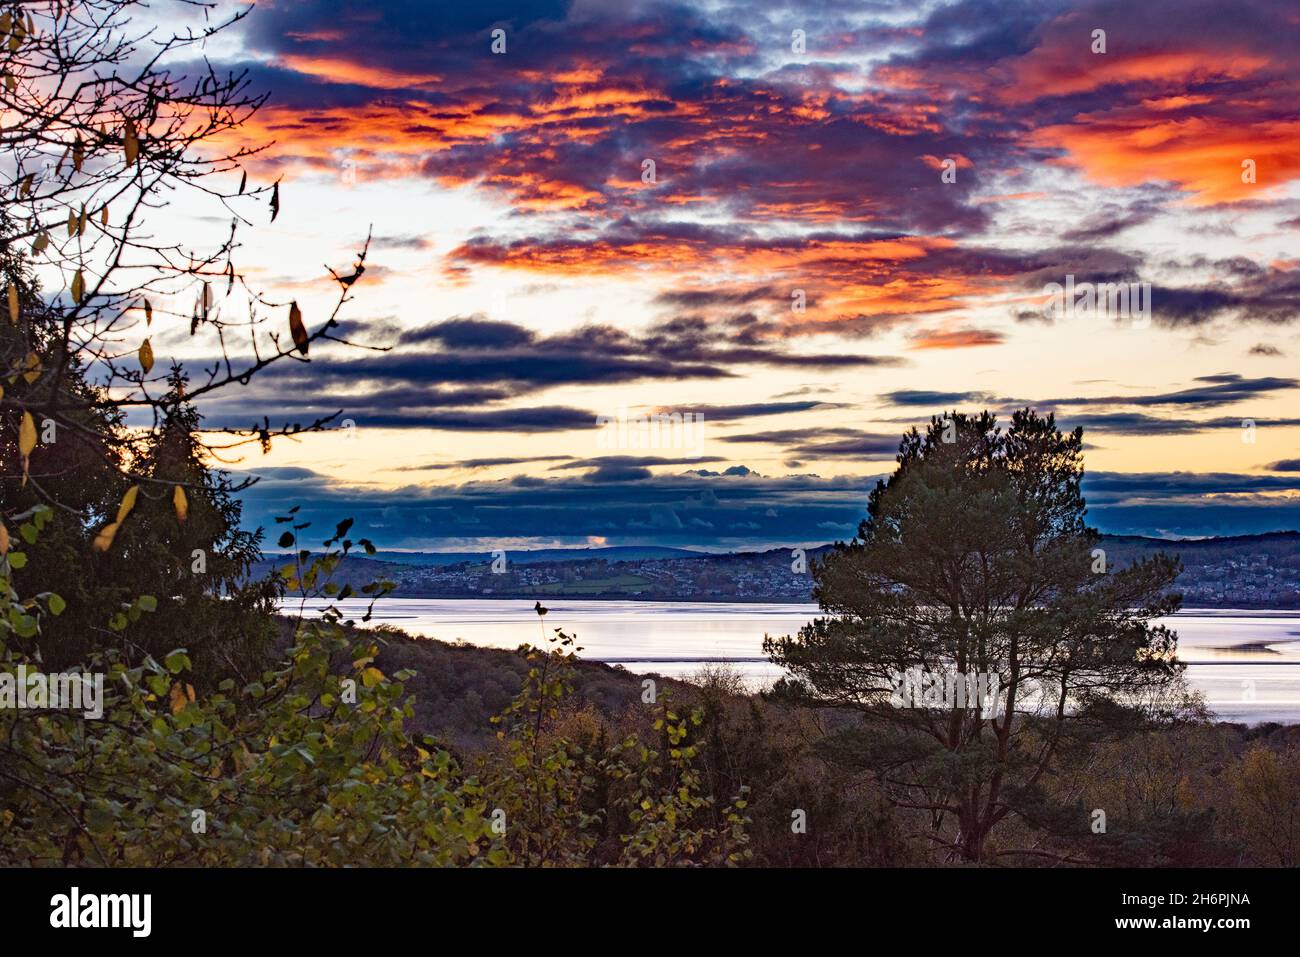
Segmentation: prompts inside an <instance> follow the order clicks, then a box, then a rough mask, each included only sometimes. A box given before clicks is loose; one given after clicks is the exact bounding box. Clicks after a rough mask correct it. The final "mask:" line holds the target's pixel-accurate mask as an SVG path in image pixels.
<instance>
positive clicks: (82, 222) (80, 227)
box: [77, 204, 86, 236]
mask: <svg viewBox="0 0 1300 957" xmlns="http://www.w3.org/2000/svg"><path fill="white" fill-rule="evenodd" d="M77 235H78V236H84V235H86V207H85V204H82V207H81V215H80V216H78V217H77Z"/></svg>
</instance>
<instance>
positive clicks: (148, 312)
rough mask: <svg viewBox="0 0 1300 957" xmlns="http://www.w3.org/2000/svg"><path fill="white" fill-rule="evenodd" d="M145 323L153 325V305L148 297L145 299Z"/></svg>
mask: <svg viewBox="0 0 1300 957" xmlns="http://www.w3.org/2000/svg"><path fill="white" fill-rule="evenodd" d="M144 324H145V325H146V326H152V325H153V306H151V305H149V300H148V299H146V300H145V301H144Z"/></svg>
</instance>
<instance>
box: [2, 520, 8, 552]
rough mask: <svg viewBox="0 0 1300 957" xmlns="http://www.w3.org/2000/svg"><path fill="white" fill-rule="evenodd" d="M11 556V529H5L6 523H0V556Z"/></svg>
mask: <svg viewBox="0 0 1300 957" xmlns="http://www.w3.org/2000/svg"><path fill="white" fill-rule="evenodd" d="M8 554H9V529H7V528H5V526H4V522H0V555H8Z"/></svg>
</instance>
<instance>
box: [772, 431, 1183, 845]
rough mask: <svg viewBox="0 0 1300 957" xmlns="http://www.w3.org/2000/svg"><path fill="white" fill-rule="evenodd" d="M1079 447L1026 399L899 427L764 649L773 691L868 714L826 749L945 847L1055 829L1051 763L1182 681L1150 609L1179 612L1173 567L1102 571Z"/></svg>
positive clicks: (1152, 562)
mask: <svg viewBox="0 0 1300 957" xmlns="http://www.w3.org/2000/svg"><path fill="white" fill-rule="evenodd" d="M1082 447H1083V446H1082V430H1081V429H1076V430H1075V431H1074V432H1072V433H1069V434H1062V432H1061V431H1059V430H1058V429H1057V428H1056V425H1055V420H1054V417H1053V416H1051V415H1048V416H1046V417H1045V418H1044V417H1040V416H1038V415H1037V414H1035V413H1034V412H1032V411H1030V410H1023V411H1020V412H1017V413H1015V415H1014V416H1013V417H1012V420H1011V426H1010V428H1009V430H1008V431H1006V432H1005V433H1003V432H1002V431H1001V430H1000V429H999V428H998V427H997V425H996V419H995V417H994V416H993V415H992V414H991V413H988V412H985V413H983V414H981V415H978V416H974V417H968V416H965V415H959V414H956V413H954V414H953V415H951V416H945V417H943V418H934V419H932V421H931V424H930V426H929V428H928V430H927V431H926V433H925V435H921V434H919V433H918V432H917V430H915V429H913V430H912V431H911V432H910V433H909V434H908V435H906V436H905V437H904V439H903V442H902V445H901V447H900V451H899V455H898V467H897V469H896V470H895V472H894V474H893V476H892V477H890V478H889V480H888V481H881V482H879V483H878V484H877V486H876V488H875V490H874V491H873V492H872V493H871V496H870V500H869V503H868V509H867V511H868V514H867V517H866V519H865V520H864V521H863V522H862V523H861V525H860V527H859V530H858V535H857V538H856V539H854V540H853V541H852V542H850V543H849V544H839V545H837V546H836V548H835V550H834V551H832V552H831V553H830V554H829V555H828V556H827V558H826V559H825V560H824V561H822V562H819V563H817V565H816V566H815V568H814V577H815V581H816V588H815V590H814V595H815V597H816V598H817V600H818V602H819V603H820V605H821V607H822V609H823V610H824V611H825V612H826V613H827V614H826V616H825V617H822V618H818V619H816V620H814V621H812V622H810V623H809V624H808V625H806V626H805V627H804V628H803V629H802V630H801V631H800V633H799V634H798V635H797V636H794V637H785V638H768V639H767V640H766V641H765V650H766V651H767V652H768V653H769V655H770V656H771V657H772V660H773V661H774V662H776V663H777V664H779V665H781V666H783V667H785V668H787V669H789V670H790V672H791V673H792V676H791V677H790V678H789V679H787V680H785V681H783V682H782V683H780V684H779V685H778V688H777V693H778V694H785V695H790V696H794V697H799V698H804V699H806V700H811V701H814V702H816V703H819V704H823V705H835V706H841V707H847V708H854V709H857V710H859V711H860V712H861V713H862V714H863V715H864V716H865V717H866V719H867V721H866V723H865V724H864V725H863V726H861V727H858V728H855V729H853V730H852V731H850V732H848V733H847V734H844V735H840V736H839V737H837V738H835V739H833V740H832V742H831V743H830V744H829V745H828V753H829V754H831V755H832V756H834V757H837V758H839V759H841V760H844V761H846V762H848V763H851V764H853V765H855V766H858V767H861V768H864V769H868V770H870V771H872V772H874V773H875V774H876V775H877V776H878V778H879V781H880V783H881V786H882V787H883V788H884V790H885V792H886V793H887V794H888V795H889V796H890V799H891V800H892V801H893V802H894V803H895V804H896V805H897V806H900V807H904V808H911V809H915V810H919V811H921V812H923V813H924V814H925V815H926V816H927V817H928V820H929V822H930V825H931V828H930V833H929V834H928V837H929V838H930V840H931V841H932V842H933V843H934V844H935V845H936V846H937V847H938V848H940V849H941V853H942V854H943V855H945V856H946V857H948V858H952V859H956V858H959V859H962V860H965V861H984V860H987V859H989V858H990V857H992V856H994V855H999V856H1000V855H1002V854H1011V853H1015V852H1014V851H1013V850H1011V849H991V848H990V847H989V844H988V841H989V837H990V834H991V833H992V832H993V830H994V828H995V827H996V826H997V824H998V823H999V822H1000V821H1002V820H1003V819H1005V818H1006V817H1007V816H1008V815H1009V814H1018V815H1019V816H1021V817H1022V818H1024V819H1026V820H1031V821H1034V822H1038V823H1039V824H1040V825H1042V824H1043V823H1044V822H1046V821H1049V820H1050V821H1052V822H1053V826H1057V827H1067V828H1068V827H1070V826H1071V822H1069V821H1064V822H1063V821H1062V820H1061V819H1060V817H1059V815H1057V816H1053V815H1054V812H1053V811H1052V810H1051V809H1049V808H1047V807H1045V802H1047V798H1046V797H1045V791H1044V788H1043V785H1044V783H1045V776H1047V775H1049V774H1050V773H1051V769H1052V767H1053V765H1054V762H1055V761H1056V760H1057V759H1058V758H1059V757H1060V755H1061V754H1062V753H1063V752H1064V751H1065V750H1066V749H1068V748H1070V747H1072V746H1075V745H1078V744H1079V743H1080V742H1081V741H1082V740H1084V739H1086V737H1087V736H1088V735H1089V734H1090V733H1093V732H1094V731H1095V730H1096V729H1097V728H1098V727H1099V726H1101V725H1103V724H1106V723H1110V722H1113V721H1114V720H1116V719H1118V718H1120V717H1121V716H1128V717H1131V716H1132V715H1133V714H1134V709H1138V708H1139V706H1141V705H1143V704H1144V703H1146V704H1147V705H1148V708H1147V710H1148V711H1150V708H1149V704H1150V702H1151V701H1153V700H1156V699H1160V698H1162V696H1164V695H1165V694H1166V693H1167V692H1169V691H1171V690H1173V689H1175V688H1177V687H1178V686H1179V676H1180V672H1181V665H1179V664H1178V663H1177V662H1176V661H1175V660H1174V656H1173V653H1174V650H1175V646H1176V635H1174V634H1173V633H1172V632H1171V631H1169V629H1167V628H1165V627H1163V626H1160V625H1156V624H1153V623H1152V620H1153V619H1156V618H1160V617H1163V616H1165V615H1169V614H1172V613H1173V612H1174V611H1175V610H1176V609H1177V608H1178V606H1179V602H1180V599H1179V597H1178V596H1176V595H1170V594H1167V593H1166V591H1165V590H1166V589H1167V588H1168V587H1169V586H1170V585H1171V584H1172V583H1173V582H1174V580H1175V578H1176V577H1177V575H1178V573H1179V571H1180V566H1179V564H1178V562H1177V560H1176V559H1173V558H1170V557H1167V556H1156V557H1153V558H1150V559H1147V560H1145V561H1141V562H1137V563H1134V564H1133V565H1130V566H1128V567H1126V568H1124V569H1119V570H1117V569H1114V568H1110V567H1108V566H1107V565H1106V561H1105V555H1104V553H1103V552H1102V551H1101V550H1100V549H1099V548H1098V545H1099V535H1098V533H1097V532H1096V530H1095V529H1092V528H1089V527H1088V526H1087V524H1086V522H1085V502H1084V499H1083V496H1082V494H1081V491H1080V481H1081V479H1082V475H1083V453H1082ZM990 692H992V694H990ZM981 694H982V695H983V697H982V698H981V697H980V695H981ZM972 698H973V699H974V700H971V699H972ZM1081 814H1082V812H1080V815H1081ZM1073 825H1074V826H1077V827H1078V828H1084V829H1086V825H1087V820H1086V818H1085V817H1082V816H1080V819H1079V820H1078V821H1075V822H1073Z"/></svg>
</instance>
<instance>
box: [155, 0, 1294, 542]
mask: <svg viewBox="0 0 1300 957" xmlns="http://www.w3.org/2000/svg"><path fill="white" fill-rule="evenodd" d="M229 9H235V8H234V7H231V8H229ZM494 29H501V30H504V31H505V32H504V37H505V52H504V53H493V52H492V44H493V38H492V31H493V30H494ZM1096 30H1104V31H1105V52H1104V53H1097V52H1093V47H1094V46H1095V45H1096V42H1097V41H1096V40H1095V39H1094V31H1096ZM794 31H803V34H802V35H803V37H804V47H803V52H796V50H797V49H798V46H799V44H798V42H797V37H798V35H797V34H795V33H794ZM1297 50H1300V7H1298V6H1297V5H1296V4H1295V3H1294V2H1277V3H1254V4H1251V5H1250V6H1249V7H1239V6H1236V5H1226V4H1222V3H1205V2H1187V0H1164V2H1154V3H1134V2H1132V0H1125V2H1115V3H1079V4H1076V3H1032V4H1031V3H990V2H978V0H974V2H967V0H959V2H954V3H925V4H904V3H900V4H897V5H895V4H889V3H862V2H852V3H849V2H845V3H840V2H834V0H819V2H817V3H807V4H803V5H800V4H792V3H788V2H774V3H766V2H762V0H759V2H752V3H751V2H746V3H736V4H730V3H657V2H655V3H651V2H617V3H614V2H594V3H589V2H575V3H523V2H516V3H499V2H491V0H489V2H484V3H457V4H452V5H448V4H434V3H430V2H427V0H410V2H392V0H368V2H365V3H360V2H340V0H331V2H316V0H309V2H303V0H292V2H291V0H275V2H268V0H263V2H260V3H258V4H257V6H256V8H255V9H254V10H253V12H252V13H251V14H250V15H249V16H248V17H247V18H246V19H245V20H244V21H243V22H241V23H240V24H239V25H238V27H237V28H236V29H234V30H233V31H232V32H231V33H230V34H229V35H228V36H223V37H222V38H221V39H220V41H219V42H214V43H213V44H212V45H211V46H210V48H209V49H208V51H207V53H208V56H209V58H210V59H212V60H213V61H215V62H217V63H219V64H220V65H222V66H225V67H230V68H236V69H242V68H246V69H248V70H249V71H250V77H251V80H252V83H253V86H254V88H256V89H260V90H265V91H267V92H268V93H269V94H270V99H269V101H268V103H267V105H266V106H265V107H264V108H263V110H262V111H261V112H260V113H259V114H258V115H257V117H256V119H255V121H254V122H253V123H251V124H250V125H249V126H248V127H247V128H246V129H245V130H244V131H243V132H242V134H241V135H242V136H243V138H244V139H245V140H246V141H248V142H250V143H257V142H268V143H271V145H270V146H269V148H268V149H267V150H266V151H265V152H264V153H263V154H262V155H261V157H260V159H259V161H258V162H256V163H254V164H252V165H251V166H250V167H249V175H250V178H251V179H252V180H253V181H255V182H257V183H261V184H265V183H270V182H272V181H274V180H276V179H277V178H280V179H281V191H282V196H281V203H282V210H281V212H280V214H279V216H278V218H277V219H276V221H275V222H274V223H273V224H268V223H267V222H266V220H267V218H268V217H265V216H263V217H262V218H261V224H260V225H259V226H258V228H257V229H255V230H253V231H246V232H244V233H242V234H241V240H242V242H243V243H244V246H243V249H242V250H241V255H242V257H243V262H244V264H245V266H246V267H247V268H248V272H249V274H250V280H251V281H255V282H256V283H257V284H259V285H260V286H261V287H262V288H264V289H265V290H266V292H267V294H268V296H272V297H276V298H278V299H280V300H285V299H288V298H296V299H297V300H298V301H299V302H300V303H301V304H302V307H303V312H304V316H305V318H306V321H307V323H308V325H312V323H313V321H315V322H319V321H322V320H323V318H324V316H325V315H327V314H328V311H329V309H330V307H331V303H332V300H333V298H334V295H335V291H336V289H337V286H336V284H335V283H334V282H333V281H332V280H331V279H330V277H329V275H328V273H327V272H326V270H325V265H326V264H328V265H330V266H332V267H334V268H336V269H345V268H347V267H348V266H349V264H350V262H351V258H352V256H353V255H354V253H355V251H356V250H357V249H358V248H360V244H361V242H362V241H363V240H364V237H365V235H366V232H367V229H368V228H370V226H371V224H373V230H374V242H373V245H372V247H371V254H370V260H369V266H370V268H369V269H368V271H367V272H366V274H365V276H364V277H363V279H362V281H361V282H359V283H358V284H357V286H356V287H355V300H354V301H353V302H351V303H349V304H348V305H347V306H346V307H345V311H344V316H345V318H346V321H345V323H344V326H345V334H346V335H348V336H350V337H352V338H355V339H357V340H360V341H364V342H367V343H371V344H375V345H384V346H391V347H392V349H391V351H389V352H386V353H377V352H363V351H358V350H353V349H348V348H346V347H343V346H341V345H331V346H329V347H322V348H320V349H315V348H314V349H313V351H312V354H311V358H312V361H311V362H310V363H287V364H284V365H283V367H280V368H278V369H275V370H272V371H270V372H268V373H266V374H265V375H263V376H261V377H259V378H258V379H256V380H254V381H253V383H252V384H250V385H249V386H248V387H247V388H244V389H242V390H239V391H236V392H230V393H228V394H226V395H225V396H224V397H223V398H222V399H220V400H218V401H214V402H212V403H210V404H208V405H207V406H204V407H203V410H204V411H205V413H206V414H207V416H208V419H209V421H210V422H211V423H214V424H223V425H227V424H228V425H236V426H247V425H249V424H251V423H252V422H253V421H255V420H257V419H260V417H261V415H262V414H263V413H265V412H268V411H269V412H271V413H272V417H273V419H274V418H275V417H276V416H279V417H280V418H281V419H287V420H289V421H295V420H300V421H307V420H310V419H312V418H314V417H315V416H317V415H321V414H329V413H332V412H334V411H336V410H340V409H341V410H343V416H342V417H343V418H345V419H348V420H351V422H352V423H353V424H354V427H352V428H342V429H337V430H334V431H331V432H329V433H327V434H324V435H316V436H308V437H305V438H302V439H301V440H299V441H296V442H288V441H285V442H280V443H278V444H276V445H275V447H274V449H273V450H272V452H271V453H270V454H269V455H265V456H263V455H261V454H260V453H258V452H257V451H256V450H249V451H246V453H245V454H244V455H243V458H242V459H241V460H240V461H238V462H236V463H234V464H233V466H232V467H233V468H234V469H235V470H236V471H252V472H254V473H256V474H257V475H259V476H261V478H262V480H261V482H260V483H259V484H258V485H257V486H255V487H254V488H253V489H252V490H250V491H249V492H248V493H247V496H246V498H247V506H246V509H247V512H248V516H247V517H248V520H249V522H250V524H259V523H262V524H269V519H268V516H270V515H271V514H275V513H277V512H279V511H281V510H283V509H284V508H287V507H288V506H289V505H291V504H301V505H302V507H303V511H304V513H305V514H307V516H308V517H309V518H311V519H313V520H316V521H318V522H319V523H320V525H321V528H322V531H323V532H324V531H327V530H328V529H327V528H326V527H325V526H326V525H327V524H328V523H332V522H334V521H337V520H338V519H340V518H342V517H344V516H347V515H352V516H355V518H356V520H357V531H358V532H359V533H360V534H362V535H369V536H370V537H372V538H373V539H374V540H375V541H376V543H378V544H379V545H380V546H381V547H390V548H394V547H395V548H406V549H431V550H432V549H463V548H465V549H467V548H487V547H527V546H529V545H534V546H536V545H554V544H568V545H578V544H614V545H623V544H636V543H658V544H672V545H688V546H694V547H702V548H709V549H720V548H755V547H766V546H770V545H775V544H795V543H798V544H810V543H820V542H824V541H830V540H835V539H841V538H846V537H849V536H851V535H852V533H853V531H854V528H855V527H856V524H857V521H858V519H859V518H860V517H861V516H862V514H863V511H864V505H865V493H866V490H867V489H868V488H869V487H870V485H871V484H872V482H873V481H874V478H875V477H877V476H880V475H882V474H884V473H887V472H888V471H890V470H891V469H892V466H893V455H894V453H895V451H896V449H897V445H898V438H899V435H900V434H901V433H902V432H903V431H905V430H906V429H907V428H909V427H910V426H912V425H913V424H918V423H924V422H925V421H926V420H927V419H928V418H929V416H930V415H932V414H938V413H941V412H942V411H944V410H945V409H953V408H956V409H959V410H962V411H978V410H980V409H983V408H989V409H994V410H997V411H999V412H1004V413H1009V412H1010V410H1012V409H1014V408H1017V407H1020V406H1024V405H1032V406H1034V407H1035V408H1037V409H1039V410H1040V411H1044V412H1046V411H1054V412H1056V414H1057V418H1058V421H1059V422H1060V424H1062V425H1063V426H1066V427H1071V428H1072V427H1074V426H1076V425H1082V426H1083V427H1084V429H1085V441H1086V442H1087V443H1088V452H1087V467H1088V478H1087V480H1086V482H1085V492H1086V494H1087V496H1088V500H1089V505H1090V516H1091V519H1092V521H1093V522H1094V523H1095V524H1096V525H1098V526H1099V527H1100V528H1101V529H1102V530H1103V531H1109V532H1124V533H1139V534H1150V535H1167V536H1186V535H1207V534H1230V533H1242V532H1259V531H1268V530H1274V529H1282V528H1297V527H1300V506H1298V505H1297V502H1300V499H1298V498H1297V491H1298V490H1300V391H1297V390H1298V389H1300V378H1297V377H1296V368H1297V367H1296V362H1297V357H1300V339H1298V337H1297V329H1296V323H1297V321H1298V320H1300V244H1298V243H1297V227H1298V226H1300V107H1298V104H1300V58H1298V57H1297V56H1296V51H1297ZM646 160H651V161H653V164H654V177H653V181H652V182H647V181H646V176H645V175H644V171H645V170H646V166H647V164H646V163H645V161H646ZM945 160H951V163H949V164H948V167H949V168H950V169H952V170H954V171H955V181H952V182H945V181H944V179H945V177H944V175H943V172H944V168H945V162H944V161H945ZM1246 160H1251V161H1253V168H1254V172H1255V175H1254V180H1255V181H1254V182H1243V162H1244V161H1246ZM947 178H948V179H953V178H954V177H953V176H948V177H947ZM1246 178H1247V179H1249V177H1246ZM172 213H173V214H174V221H176V222H184V223H186V228H187V229H189V230H191V233H192V235H194V236H195V237H196V241H197V240H198V239H201V238H203V236H205V235H207V234H208V233H210V234H211V235H214V236H215V235H217V234H219V233H220V232H221V231H223V230H224V229H225V228H226V227H227V226H228V222H229V219H228V216H226V215H224V214H223V213H222V212H221V211H220V210H216V211H214V210H211V209H207V208H203V207H202V204H200V203H197V202H193V201H189V200H185V201H179V200H178V201H177V203H176V204H175V206H174V207H173V210H172ZM1067 275H1073V276H1074V277H1075V279H1076V280H1077V281H1078V282H1085V281H1091V282H1097V281H1101V282H1107V281H1109V282H1142V283H1150V286H1151V302H1152V312H1151V321H1150V323H1149V324H1144V323H1141V322H1136V323H1135V322H1134V321H1132V320H1130V319H1123V318H1118V319H1117V318H1113V317H1106V316H1082V317H1080V316H1075V317H1065V318H1061V317H1058V318H1056V319H1055V320H1048V319H1045V318H1044V316H1043V312H1042V305H1043V303H1044V301H1045V295H1044V287H1045V286H1046V285H1047V284H1048V283H1053V282H1056V283H1065V281H1066V276H1067ZM800 291H802V295H803V298H804V299H805V300H806V309H805V310H804V311H802V312H800V311H797V309H796V308H795V306H796V304H797V299H798V297H799V294H800ZM188 333H189V329H188V327H184V326H183V325H182V324H180V323H178V324H177V325H176V326H175V328H174V329H172V330H171V331H170V332H169V333H167V334H164V335H160V336H158V337H157V338H155V340H154V349H155V352H156V353H157V354H158V355H159V357H160V360H161V359H162V358H164V357H175V358H182V359H187V360H196V359H202V358H204V357H205V356H210V354H211V353H210V352H204V350H205V349H209V350H210V349H211V348H212V345H213V344H212V343H211V342H206V341H204V340H203V338H202V336H198V337H195V338H194V339H191V338H190V337H189V335H188ZM622 409H627V410H628V412H629V414H634V413H636V412H645V411H651V410H663V411H668V412H679V413H683V414H685V413H699V414H702V415H703V426H702V433H701V435H702V439H701V442H700V444H699V445H698V447H691V448H672V447H668V448H658V449H648V450H647V449H626V448H624V449H620V448H610V447H608V446H609V443H607V442H602V440H601V432H600V430H599V429H598V428H597V427H596V418H597V416H601V415H606V416H617V415H619V414H620V410H622ZM1246 420H1249V421H1248V422H1246ZM1243 422H1246V424H1247V426H1248V425H1249V422H1253V423H1254V424H1255V428H1253V429H1251V428H1249V427H1245V428H1244V427H1243Z"/></svg>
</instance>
